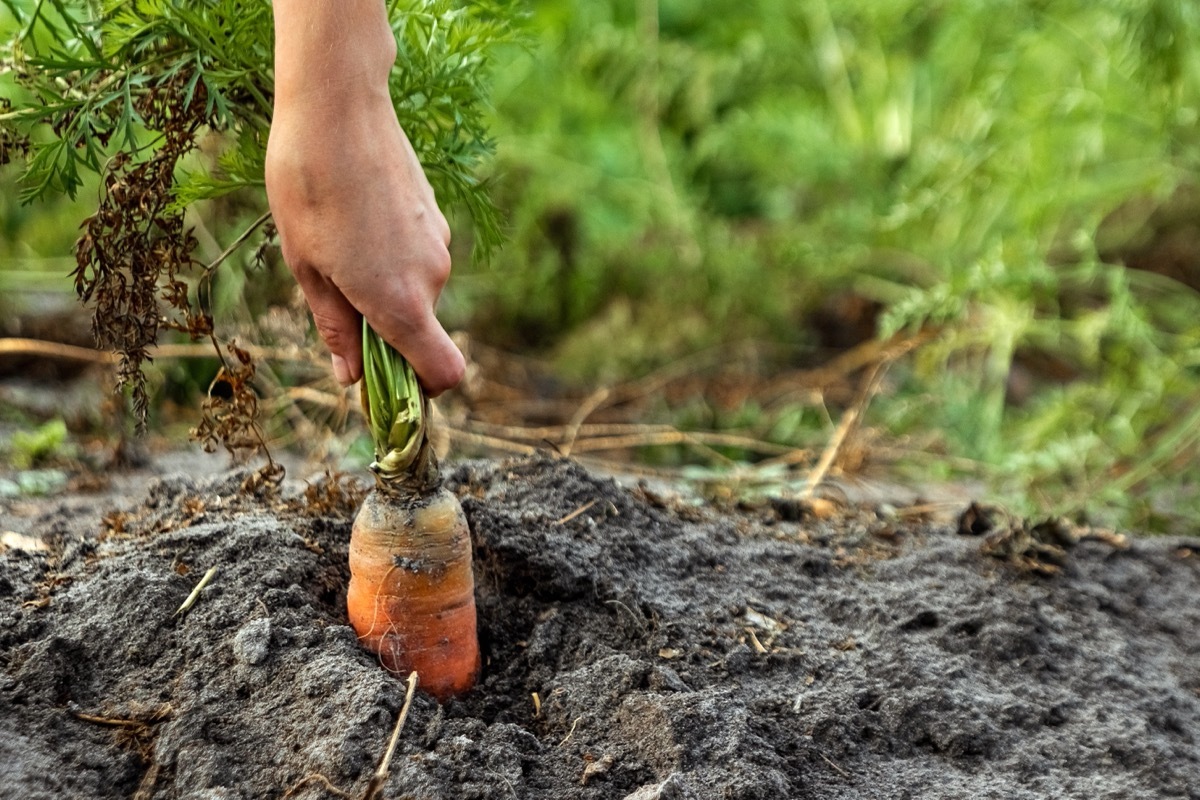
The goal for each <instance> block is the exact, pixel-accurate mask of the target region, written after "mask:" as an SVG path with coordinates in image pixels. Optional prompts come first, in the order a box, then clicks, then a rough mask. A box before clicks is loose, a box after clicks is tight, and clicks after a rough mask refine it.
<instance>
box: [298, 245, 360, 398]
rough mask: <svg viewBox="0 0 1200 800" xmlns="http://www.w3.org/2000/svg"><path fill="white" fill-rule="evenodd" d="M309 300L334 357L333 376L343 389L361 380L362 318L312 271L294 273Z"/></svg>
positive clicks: (341, 295) (321, 332)
mask: <svg viewBox="0 0 1200 800" xmlns="http://www.w3.org/2000/svg"><path fill="white" fill-rule="evenodd" d="M293 272H294V273H295V275H296V282H297V283H299V284H300V289H301V290H302V291H303V292H304V297H305V299H306V300H308V307H309V308H310V309H311V310H312V316H313V322H314V323H316V326H317V332H318V333H320V334H321V339H323V340H324V341H325V346H326V347H328V348H329V352H330V353H331V354H332V356H333V375H334V377H335V378H337V382H338V383H340V384H341V385H342V386H349V385H350V384H352V383H355V382H356V381H357V380H358V379H359V378H361V377H362V317H361V316H360V315H359V313H358V311H356V310H355V308H354V306H352V305H351V304H350V301H349V300H347V299H346V297H345V295H343V294H342V293H341V291H340V290H339V289H338V288H337V287H336V286H334V285H333V283H332V282H330V281H329V280H327V279H326V278H325V277H324V276H323V275H321V274H320V273H318V272H316V271H314V270H312V269H305V268H299V269H293Z"/></svg>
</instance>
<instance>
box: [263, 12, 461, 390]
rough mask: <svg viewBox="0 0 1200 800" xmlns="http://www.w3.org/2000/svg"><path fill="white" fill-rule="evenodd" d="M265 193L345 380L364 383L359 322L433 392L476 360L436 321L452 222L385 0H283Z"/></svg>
mask: <svg viewBox="0 0 1200 800" xmlns="http://www.w3.org/2000/svg"><path fill="white" fill-rule="evenodd" d="M274 10H275V113H274V118H273V120H272V124H271V135H270V140H269V142H268V145H267V162H266V182H267V196H268V199H269V201H270V205H271V212H272V215H273V217H274V221H275V225H276V227H277V228H278V230H279V238H280V243H281V246H282V248H283V258H284V260H285V261H286V262H287V264H288V266H289V267H290V268H291V270H292V273H293V274H294V275H295V276H296V281H297V283H299V285H300V288H301V290H302V291H303V292H304V296H305V298H306V299H307V301H308V305H309V308H310V309H311V310H312V314H313V320H314V322H315V323H316V327H317V330H318V331H319V332H320V334H321V338H322V339H324V341H325V344H326V345H327V346H328V347H329V351H330V353H331V354H332V356H333V373H334V376H335V377H336V378H337V380H338V382H339V383H341V384H342V385H344V386H345V385H349V384H351V383H354V382H355V381H357V380H359V378H361V377H362V317H364V316H365V317H366V319H367V321H368V322H369V323H370V324H371V327H372V328H374V329H375V330H376V331H378V332H379V333H380V335H382V336H383V338H384V339H386V340H387V341H388V342H389V343H391V344H392V345H393V346H394V347H395V348H396V349H397V350H399V351H400V353H401V354H403V355H404V356H405V358H407V359H408V360H409V362H410V363H411V364H412V366H413V368H414V369H415V370H416V372H417V376H418V377H419V378H420V380H421V383H422V385H423V386H424V388H425V390H426V391H427V392H428V393H429V394H430V395H431V396H436V395H438V394H440V393H441V392H443V391H445V390H447V389H450V388H452V387H454V386H455V385H456V384H458V382H459V381H460V380H462V376H463V372H464V370H465V368H466V365H465V363H464V360H463V356H462V353H461V352H459V350H458V348H457V347H456V346H455V345H454V343H453V342H452V341H451V340H450V337H449V336H448V335H447V333H446V331H445V329H444V328H443V327H442V325H441V323H440V322H438V319H437V317H436V316H435V311H436V308H437V301H438V297H439V295H440V294H441V292H442V288H443V287H444V286H445V284H446V280H447V279H448V278H449V275H450V251H449V245H450V227H449V225H447V223H446V218H445V216H444V215H443V214H442V212H441V210H440V209H439V208H438V204H437V200H436V198H435V197H434V193H433V189H432V188H431V187H430V185H429V181H428V180H426V178H425V173H424V171H423V170H422V168H421V164H420V162H419V161H418V160H417V157H416V154H415V153H414V152H413V148H412V145H411V144H410V143H409V141H408V137H407V136H406V135H405V134H404V131H403V130H401V128H400V124H399V122H398V121H397V119H396V113H395V109H394V108H393V107H392V102H391V98H390V96H389V94H388V85H387V81H388V73H389V71H390V69H391V66H392V63H393V62H394V61H395V58H396V42H395V39H394V38H393V36H392V31H391V28H390V26H389V25H388V20H387V15H386V11H385V8H384V4H383V3H381V2H379V0H275V2H274Z"/></svg>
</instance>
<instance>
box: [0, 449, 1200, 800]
mask: <svg viewBox="0 0 1200 800" xmlns="http://www.w3.org/2000/svg"><path fill="white" fill-rule="evenodd" d="M246 478H247V476H246V474H228V475H225V476H222V477H220V478H218V479H213V480H205V481H197V480H194V479H192V478H189V477H186V476H182V475H180V476H173V477H168V478H164V479H161V480H157V481H155V482H153V484H152V485H151V486H150V487H149V488H148V491H147V494H146V496H145V498H144V500H143V501H142V502H141V503H140V505H138V506H137V507H135V508H134V509H133V510H132V511H127V512H123V513H114V514H110V515H108V516H107V517H106V519H105V523H104V524H103V525H101V526H100V527H99V529H97V530H85V531H78V530H73V529H72V527H71V526H70V525H69V524H68V523H67V522H66V521H64V520H61V519H58V520H56V519H54V518H53V517H52V516H51V517H46V518H43V519H41V520H40V521H39V522H38V523H37V525H38V526H39V528H40V529H39V530H37V531H34V532H35V533H38V534H40V535H43V536H46V537H49V539H50V540H51V541H52V542H53V544H54V547H53V548H52V550H51V551H50V552H48V553H46V552H27V551H24V550H20V549H11V550H9V551H7V552H6V553H4V554H2V555H0V797H3V798H22V799H26V798H28V799H30V800H35V799H37V798H63V797H88V798H92V797H95V798H108V797H113V798H118V797H120V798H128V797H139V798H151V797H155V798H210V799H211V800H218V798H220V799H221V800H226V799H228V800H232V799H233V798H260V797H273V798H278V797H282V796H285V795H286V796H288V797H292V798H309V799H310V800H314V799H315V798H327V797H335V796H338V794H337V792H338V791H341V792H343V793H344V794H343V796H353V797H358V796H360V795H361V794H362V791H363V788H364V787H365V785H366V781H367V779H368V777H369V776H370V774H371V772H372V771H373V770H374V767H375V764H376V762H377V760H378V759H379V756H380V754H381V753H382V751H383V749H384V747H385V745H386V742H387V738H388V736H389V734H390V732H391V728H392V724H393V722H394V720H395V718H396V714H397V712H398V710H399V708H400V706H401V703H402V701H403V695H404V685H403V683H402V682H401V681H399V680H396V679H395V678H393V677H391V676H389V675H388V674H386V673H385V672H383V671H382V670H381V669H380V668H379V666H378V665H377V664H376V663H375V662H374V660H373V658H372V656H371V655H370V654H368V653H366V652H364V651H363V650H362V649H360V648H359V647H358V644H357V641H356V639H355V636H354V633H353V631H352V630H351V629H350V628H349V627H348V626H347V625H346V624H345V621H344V620H345V614H344V608H343V603H344V600H345V585H346V581H347V574H346V568H345V563H346V543H347V540H348V538H349V529H350V519H351V516H352V514H353V507H354V500H355V492H354V491H353V490H352V489H351V487H348V486H346V485H345V484H344V483H336V482H329V483H325V484H322V485H315V484H314V485H313V486H311V487H309V489H308V491H307V493H305V494H296V495H294V496H288V497H281V496H280V495H279V494H277V493H275V492H274V491H273V490H272V487H271V486H269V485H264V484H263V483H261V482H259V483H257V484H256V483H255V482H254V481H249V482H247V480H246ZM448 482H449V485H450V486H451V488H453V489H454V490H455V491H456V492H458V493H459V495H460V496H461V498H462V500H463V505H464V508H465V510H466V513H467V516H468V519H469V522H470V525H471V530H472V535H473V538H474V542H475V548H476V564H477V573H476V574H477V585H478V589H477V592H478V602H479V612H480V629H481V637H482V645H483V651H484V661H485V667H484V675H483V679H482V681H481V684H480V686H479V687H478V688H477V689H476V690H474V691H473V692H472V693H470V694H469V695H468V696H466V697H465V698H462V699H460V700H455V701H452V702H450V703H449V704H447V705H445V706H442V707H439V706H438V705H437V704H436V703H435V702H434V701H432V700H431V699H429V698H427V697H423V696H419V697H418V699H417V700H416V702H415V703H414V705H413V708H412V711H411V713H410V715H409V718H408V721H407V725H406V727H405V728H404V731H403V733H402V735H401V739H400V745H399V749H398V751H397V754H396V756H395V758H394V760H393V762H392V775H391V778H390V780H389V781H388V784H387V790H386V795H387V796H388V797H393V798H395V797H412V798H456V799H458V800H467V799H468V798H489V799H490V798H497V799H499V798H532V799H534V800H539V799H541V798H547V799H549V798H554V800H564V799H565V798H595V799H596V800H599V799H600V798H615V799H616V800H654V799H655V798H659V799H660V800H672V799H676V800H677V799H679V798H731V799H732V798H739V799H744V800H750V799H751V798H764V799H765V798H814V800H815V798H905V797H907V798H964V797H970V798H1005V799H1006V800H1007V799H1010V798H1013V799H1019V798H1029V799H1030V800H1033V799H1034V798H1038V799H1039V800H1040V799H1041V798H1050V797H1069V798H1088V800H1098V799H1099V798H1166V797H1181V798H1200V746H1198V743H1197V739H1196V737H1197V736H1198V735H1200V697H1198V696H1197V692H1198V691H1200V659H1198V658H1197V655H1198V651H1200V637H1198V636H1197V633H1196V632H1197V631H1198V630H1200V604H1197V603H1196V598H1197V597H1200V555H1198V554H1200V541H1195V540H1191V541H1184V540H1178V539H1175V540H1164V539H1135V540H1134V541H1133V542H1132V545H1131V546H1130V547H1128V548H1127V549H1117V548H1114V547H1112V546H1111V545H1110V544H1106V543H1104V542H1093V541H1083V542H1080V543H1078V544H1077V545H1075V546H1074V547H1073V548H1072V549H1071V550H1070V553H1069V555H1068V557H1067V558H1066V560H1065V562H1064V563H1063V565H1062V569H1061V571H1059V572H1058V573H1057V574H1054V575H1043V574H1037V573H1034V572H1029V571H1022V570H1020V569H1017V568H1015V567H1014V566H1012V564H1011V563H1010V562H1008V561H1002V560H999V559H997V558H994V557H990V556H989V555H986V554H985V553H984V552H983V548H981V544H980V539H979V538H977V537H973V536H964V535H960V534H959V533H958V531H957V530H956V528H955V527H953V526H948V525H935V524H931V523H922V522H916V521H912V520H903V519H899V518H896V517H895V516H894V515H889V514H888V513H886V510H884V511H881V512H878V513H877V512H876V511H875V510H872V509H869V508H860V509H853V510H848V511H846V512H844V513H841V514H838V515H835V516H834V517H833V518H830V519H825V520H815V519H800V520H798V521H788V520H791V519H794V518H795V517H796V515H795V514H793V513H790V512H789V510H788V509H787V508H786V507H783V506H780V505H779V504H776V505H775V506H770V505H767V506H764V507H762V508H756V509H746V510H741V511H735V512H725V513H719V512H717V511H715V510H712V509H708V508H700V507H695V506H692V505H688V504H686V503H683V502H679V501H675V500H672V499H670V498H666V497H663V496H660V495H657V494H655V493H654V492H652V491H650V490H648V489H644V488H634V489H625V488H621V487H620V486H618V485H617V484H616V483H615V482H613V481H612V480H608V479H603V478H599V477H596V476H594V475H591V474H589V473H587V472H586V471H584V470H583V469H582V468H580V467H578V466H576V465H574V464H571V463H569V462H566V461H562V460H549V459H533V460H521V461H511V462H505V463H494V462H472V463H467V464H464V465H461V466H460V467H458V468H457V470H456V471H455V472H454V473H453V474H452V475H450V476H449V478H448ZM212 568H215V569H216V571H215V573H214V574H213V575H212V578H211V580H210V582H209V584H208V585H207V587H206V588H205V589H204V590H203V591H202V592H201V593H200V595H199V596H198V598H197V599H196V601H195V604H194V605H193V606H192V607H191V608H190V609H189V610H187V611H186V612H184V613H177V609H179V608H180V606H181V604H183V603H184V601H185V599H186V598H187V597H188V596H189V594H190V593H191V592H192V590H193V588H194V587H195V586H196V584H197V583H198V582H199V581H200V578H201V576H203V575H205V574H206V572H208V571H209V570H210V569H212Z"/></svg>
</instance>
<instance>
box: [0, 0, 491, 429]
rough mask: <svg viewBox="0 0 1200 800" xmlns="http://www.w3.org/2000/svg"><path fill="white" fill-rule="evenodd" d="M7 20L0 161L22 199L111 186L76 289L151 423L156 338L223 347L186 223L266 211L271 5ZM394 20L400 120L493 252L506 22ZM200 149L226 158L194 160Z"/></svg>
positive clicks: (436, 4) (432, 13)
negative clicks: (250, 204)
mask: <svg viewBox="0 0 1200 800" xmlns="http://www.w3.org/2000/svg"><path fill="white" fill-rule="evenodd" d="M5 6H6V7H7V8H8V10H9V12H10V13H11V14H12V15H13V17H14V18H15V20H16V22H17V25H18V28H19V30H18V32H17V34H16V35H15V36H14V37H13V38H12V40H11V41H10V42H9V43H8V44H7V46H6V47H5V48H4V49H3V51H2V53H0V68H2V69H3V72H4V75H5V78H4V79H5V80H9V81H11V82H12V83H13V84H14V85H15V86H16V87H17V88H18V89H19V92H18V93H17V95H16V96H15V97H14V99H13V101H12V103H11V104H10V105H9V107H7V108H5V109H4V110H2V111H0V126H2V127H0V143H2V144H3V147H2V148H0V153H2V154H3V156H4V158H5V160H10V159H15V160H19V161H21V162H23V164H24V175H23V178H22V181H21V186H22V197H23V198H24V199H25V200H27V201H32V200H36V199H38V198H41V197H43V196H47V195H51V194H60V193H61V194H67V195H74V193H75V192H77V191H78V190H79V188H80V187H81V186H82V185H83V180H84V175H86V174H87V173H89V172H90V173H98V174H99V175H100V206H99V209H98V211H97V212H96V214H94V215H93V216H91V217H90V218H89V219H88V220H87V221H86V223H85V226H84V234H83V236H82V237H81V238H80V240H79V242H78V244H77V246H76V252H75V255H76V262H77V263H76V270H75V286H76V290H77V291H78V293H79V295H80V298H81V299H82V300H84V301H85V302H87V303H89V304H90V305H91V306H92V307H93V309H94V312H95V315H94V325H93V330H94V332H95V335H96V339H97V342H98V343H99V344H100V345H102V346H104V347H108V348H111V349H113V350H116V351H117V352H119V353H120V355H121V363H120V365H119V368H118V375H119V380H120V382H121V384H122V385H125V386H128V387H130V390H131V394H132V400H133V406H134V409H135V412H136V413H137V415H138V419H139V422H140V423H141V424H144V422H145V415H146V411H147V405H148V396H147V392H146V385H145V378H144V375H143V373H142V366H143V364H144V363H145V361H146V359H147V357H148V354H149V348H150V347H151V346H153V345H154V343H155V342H157V341H158V339H159V336H160V334H161V333H162V332H164V331H171V330H174V331H181V332H184V333H186V334H188V335H190V336H191V337H193V338H198V337H209V338H212V339H213V342H214V344H216V341H217V340H216V338H215V337H214V331H213V322H212V314H211V309H210V308H209V305H208V302H207V291H208V290H207V287H208V286H210V284H211V282H212V278H213V274H214V271H215V269H216V268H217V267H218V266H219V264H220V263H221V261H222V260H223V259H217V260H216V261H214V262H213V263H211V264H209V265H207V266H206V265H202V264H199V263H198V262H197V261H196V259H195V255H194V253H195V247H196V241H195V238H194V236H193V234H192V231H191V229H190V228H189V227H188V226H187V225H186V224H185V220H184V210H185V208H187V207H188V206H190V205H192V204H195V203H197V202H200V201H203V200H211V199H214V198H219V197H223V196H226V195H229V194H230V193H233V192H239V191H242V192H244V191H251V192H255V194H256V197H257V202H258V204H259V205H260V207H261V206H262V205H264V203H263V199H262V195H261V192H260V191H257V190H259V189H260V188H261V186H262V183H263V178H262V172H263V162H264V151H265V145H266V139H267V134H268V130H269V126H270V118H271V110H272V108H271V98H272V84H271V63H272V20H271V7H270V4H269V3H268V2H266V1H265V0H212V1H211V2H204V3H189V2H183V1H182V0H135V2H117V1H116V0H105V2H100V3H93V2H84V0H59V1H57V2H53V3H43V2H40V1H39V2H36V3H31V2H20V0H6V2H5ZM388 9H389V14H390V18H391V19H392V21H393V25H394V29H395V33H396V37H397V40H398V43H399V56H398V59H397V62H396V66H395V69H394V70H393V73H392V80H391V89H392V93H393V99H394V101H395V106H396V110H397V115H398V116H399V118H400V121H401V123H402V124H403V125H404V127H405V128H406V130H407V131H408V133H409V137H410V139H411V141H412V143H413V146H414V148H415V149H416V151H417V153H418V155H419V157H420V158H421V160H422V162H423V164H424V166H425V168H426V171H427V173H428V174H429V178H430V182H431V183H432V184H433V186H434V188H435V190H436V191H437V192H438V195H439V197H440V198H441V199H442V201H443V202H444V203H447V204H452V205H459V206H461V207H463V208H465V209H466V210H467V212H469V216H470V219H471V221H472V224H473V226H474V229H475V241H476V243H477V246H478V248H479V249H480V250H486V249H488V248H489V247H491V246H493V245H495V244H496V243H497V242H498V240H499V237H500V233H499V225H498V222H497V216H496V212H495V209H494V207H493V206H492V204H491V202H490V200H489V199H488V195H487V193H486V191H485V190H484V187H483V186H482V185H481V183H480V181H479V180H478V179H477V177H476V176H475V170H476V168H477V167H478V164H479V162H480V160H481V159H482V158H484V157H485V156H486V155H487V154H488V152H489V151H490V149H491V142H490V140H489V138H488V136H487V133H486V129H485V127H484V124H483V120H482V116H481V114H482V110H481V106H482V105H483V98H484V90H485V76H486V73H487V68H488V66H489V61H490V58H491V53H492V50H493V49H494V48H495V47H496V45H498V44H499V43H501V42H504V41H508V40H509V39H511V31H512V26H511V19H510V18H511V14H512V12H511V10H510V9H509V8H508V7H507V6H506V5H505V4H503V3H500V2H470V3H460V2H452V1H451V0H391V2H389V3H388ZM202 143H203V144H204V145H205V149H206V150H208V151H210V152H211V151H215V153H216V154H215V156H212V157H205V158H201V157H198V155H197V151H198V148H199V147H200V145H201V144H202ZM263 221H265V216H264V217H261V218H260V219H259V221H258V224H261V223H262V222H263ZM230 238H231V239H233V238H235V237H230ZM243 240H244V237H240V238H236V239H235V241H239V242H240V241H243ZM218 352H219V350H218Z"/></svg>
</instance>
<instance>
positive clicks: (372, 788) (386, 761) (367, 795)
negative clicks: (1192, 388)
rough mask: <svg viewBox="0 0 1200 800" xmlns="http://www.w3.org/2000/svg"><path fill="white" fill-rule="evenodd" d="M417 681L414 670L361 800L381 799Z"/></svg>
mask: <svg viewBox="0 0 1200 800" xmlns="http://www.w3.org/2000/svg"><path fill="white" fill-rule="evenodd" d="M418 680H419V677H418V676H417V673H416V671H415V670H414V671H413V672H410V673H409V674H408V691H407V692H405V694H404V705H403V706H401V707H400V716H399V717H397V718H396V727H395V728H394V729H393V730H392V738H391V740H390V741H389V742H388V746H387V750H386V751H385V752H384V754H383V758H382V759H380V761H379V767H378V768H377V769H376V770H375V774H374V775H372V776H371V780H370V782H369V783H368V784H367V790H366V792H364V793H363V796H362V800H381V799H382V797H383V784H384V783H385V782H386V781H387V779H388V766H389V765H391V763H392V755H393V754H394V753H395V752H396V743H397V742H398V741H399V740H400V731H401V730H402V729H403V728H404V721H405V720H406V719H408V709H409V707H410V706H411V705H412V699H413V694H414V693H415V692H416V691H417V682H418Z"/></svg>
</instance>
